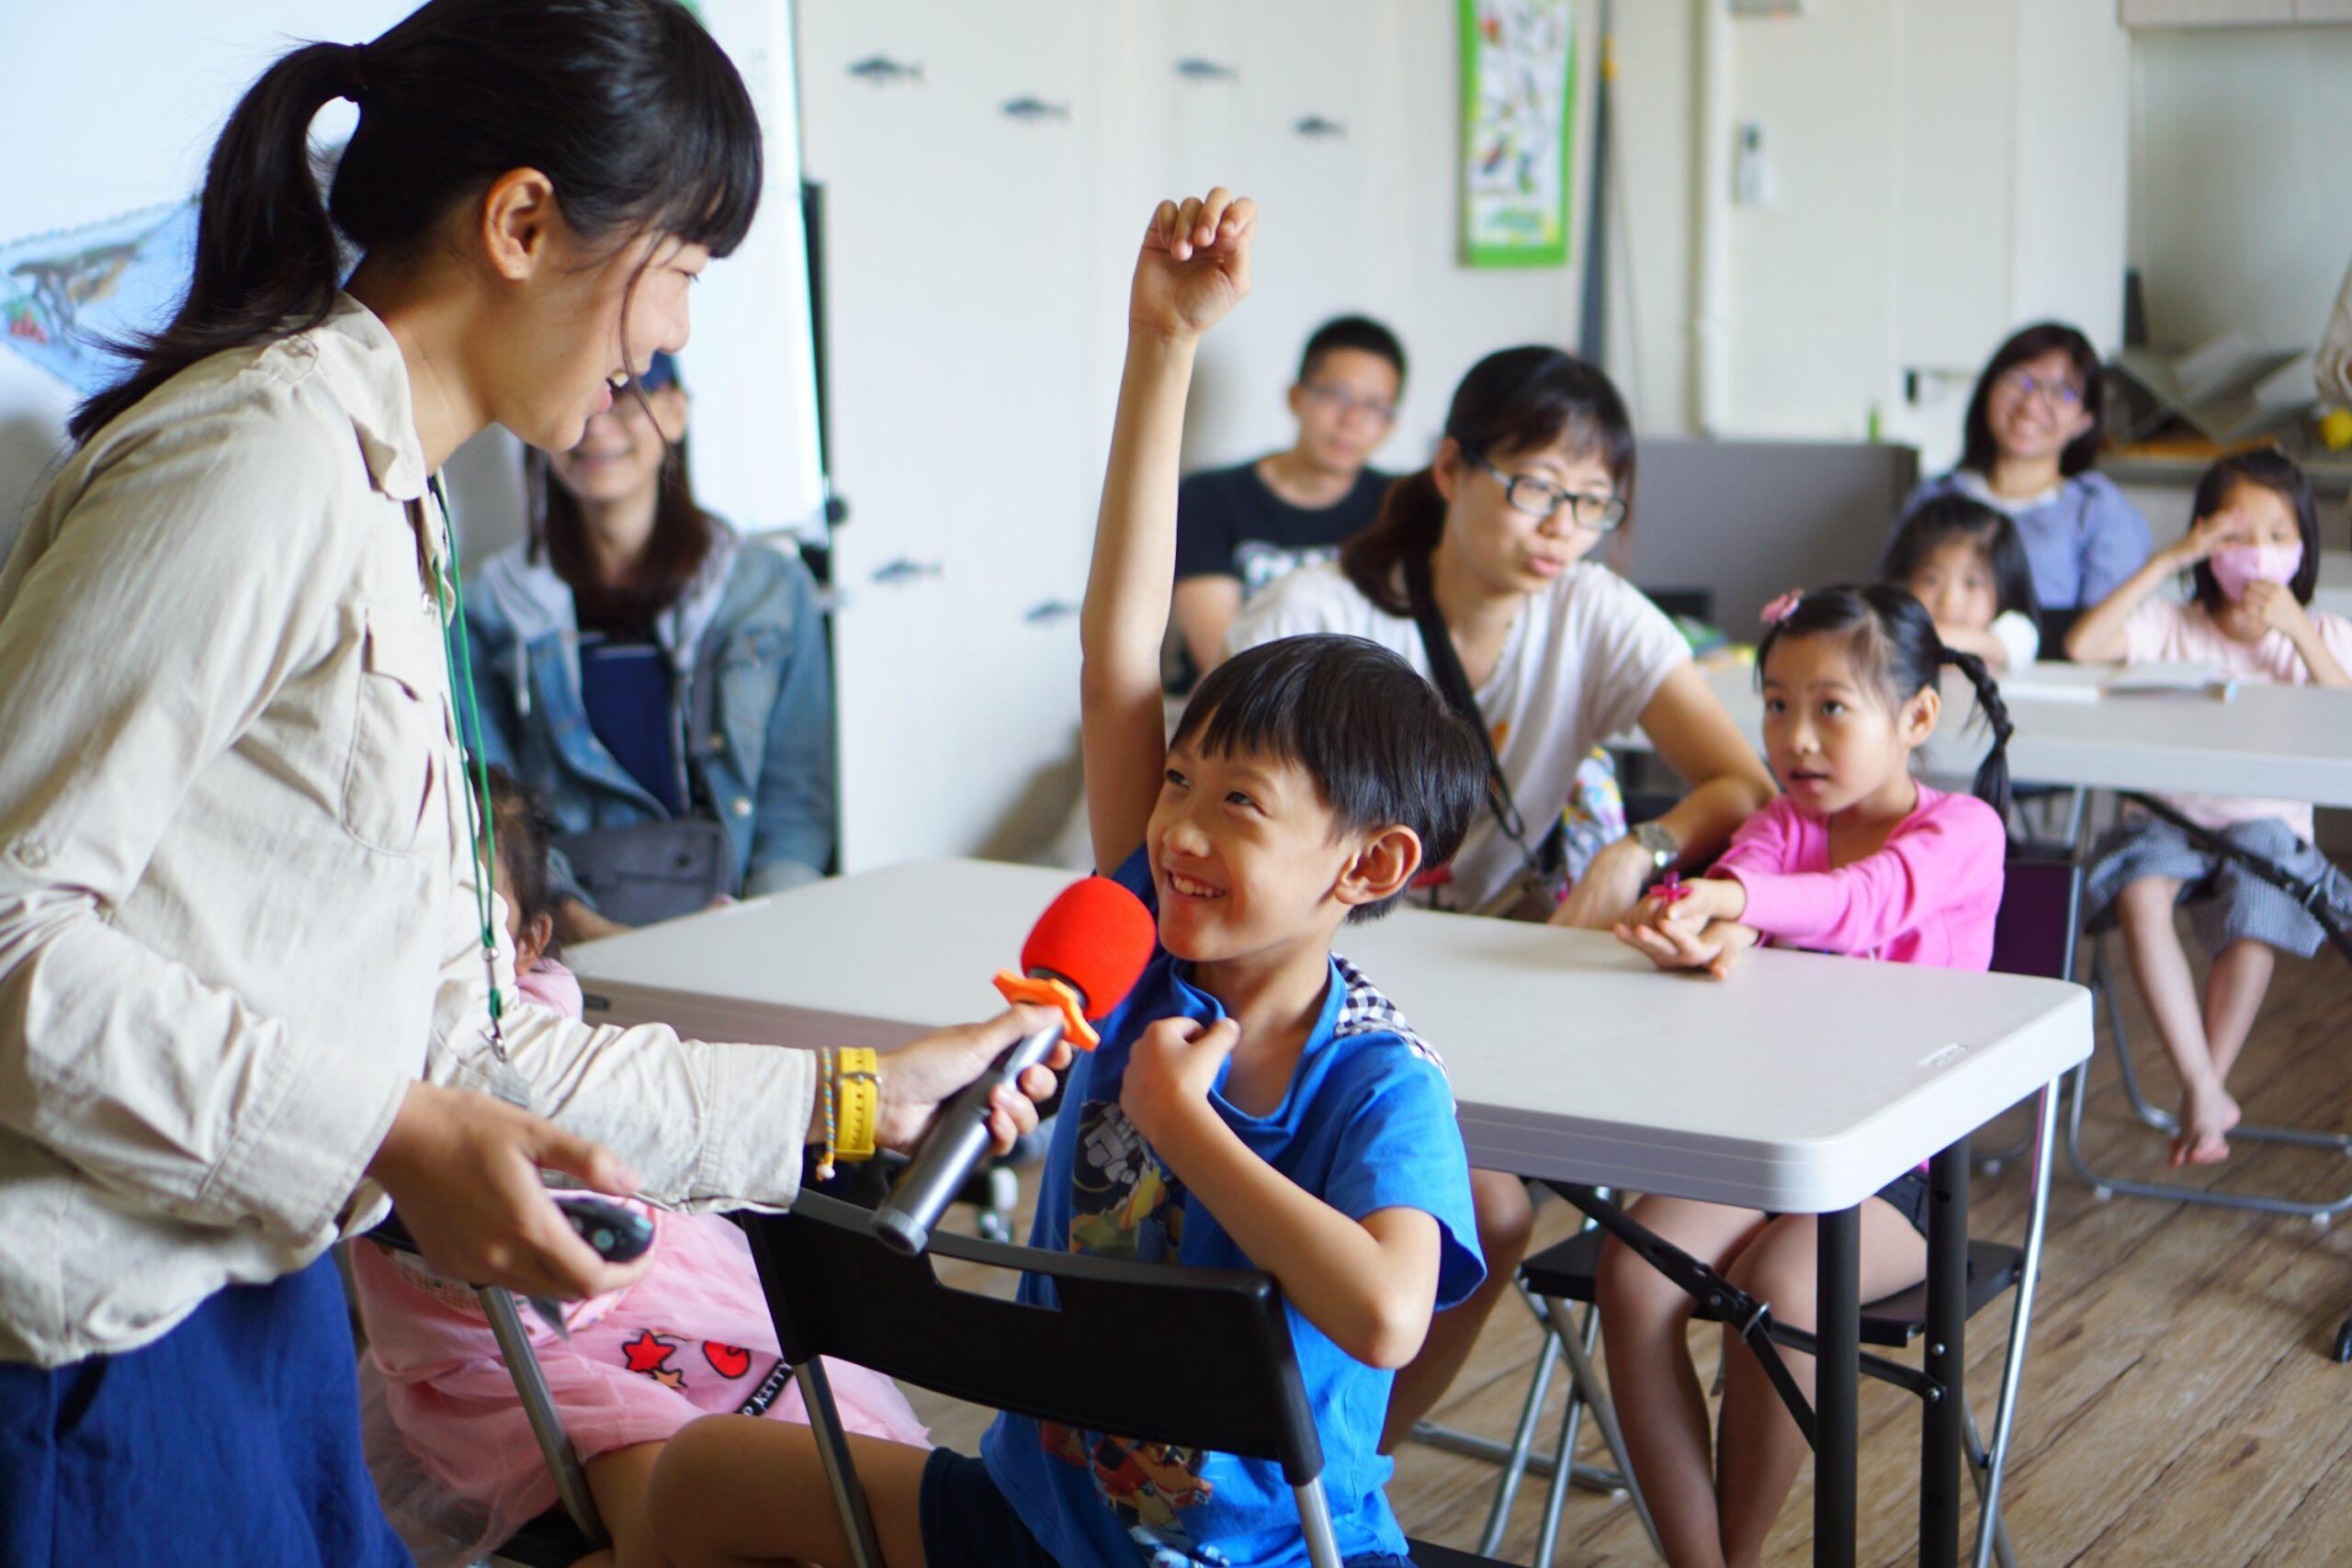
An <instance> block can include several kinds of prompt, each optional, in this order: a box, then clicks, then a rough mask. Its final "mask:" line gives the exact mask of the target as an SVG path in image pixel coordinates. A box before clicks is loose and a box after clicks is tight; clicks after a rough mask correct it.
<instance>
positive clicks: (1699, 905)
mask: <svg viewBox="0 0 2352 1568" xmlns="http://www.w3.org/2000/svg"><path fill="white" fill-rule="evenodd" d="M1745 913H1747V889H1746V888H1744V887H1742V886H1740V885H1739V884H1738V883H1737V882H1736V881H1734V880H1732V879H1731V878H1730V877H1727V876H1701V877H1694V878H1692V879H1691V881H1689V882H1686V883H1684V884H1682V891H1681V895H1680V896H1679V897H1677V898H1675V899H1674V900H1673V901H1672V902H1671V903H1669V902H1668V900H1667V897H1666V895H1665V894H1664V893H1662V892H1658V891H1656V890H1653V891H1652V892H1651V893H1649V894H1648V895H1647V896H1646V897H1644V898H1643V899H1642V901H1641V902H1640V903H1639V904H1636V905H1635V906H1634V912H1633V913H1632V914H1630V915H1628V916H1626V917H1625V920H1624V924H1626V925H1628V926H1634V927H1647V928H1649V929H1651V930H1655V931H1669V930H1671V931H1682V932H1685V933H1691V932H1696V931H1703V930H1704V929H1705V928H1706V927H1707V926H1709V925H1711V924H1713V922H1715V921H1717V920H1736V919H1738V918H1739V917H1740V916H1741V915H1743V914H1745Z"/></svg>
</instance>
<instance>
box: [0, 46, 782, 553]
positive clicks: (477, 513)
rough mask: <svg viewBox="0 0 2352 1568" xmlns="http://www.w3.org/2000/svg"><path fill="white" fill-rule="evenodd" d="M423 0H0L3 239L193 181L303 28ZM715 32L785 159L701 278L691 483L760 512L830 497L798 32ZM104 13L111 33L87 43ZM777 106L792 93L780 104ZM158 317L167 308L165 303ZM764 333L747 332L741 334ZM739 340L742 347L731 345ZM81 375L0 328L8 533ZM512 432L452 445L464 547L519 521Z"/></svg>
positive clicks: (340, 111) (91, 216) (778, 514)
mask: <svg viewBox="0 0 2352 1568" xmlns="http://www.w3.org/2000/svg"><path fill="white" fill-rule="evenodd" d="M416 4H417V0H299V3H298V0H109V4H107V6H104V7H103V8H101V7H99V6H33V5H17V4H13V3H9V4H5V5H0V131H4V132H6V141H7V142H8V143H9V144H10V145H11V146H14V147H15V148H17V149H18V151H19V154H20V155H19V156H17V157H16V158H13V159H11V160H10V161H9V163H8V164H7V166H6V170H5V171H0V243H5V242H7V241H12V240H16V239H19V238H23V237H27V236H31V235H36V234H40V233H43V232H46V231H51V230H58V229H70V228H77V227H80V226H83V225H85V224H89V223H93V222H96V221H99V220H104V219H107V218H109V217H112V216H114V215H116V214H119V213H123V212H127V211H131V210H134V209H140V208H145V207H152V206H156V205H159V204H162V203H166V202H172V201H178V200H184V199H186V198H187V197H189V196H191V195H193V194H194V193H195V192H196V191H197V190H198V188H199V187H200V186H202V184H203V177H204V164H205V160H206V159H207V158H208V157H209V154H210V152H211V149H212V144H213V141H214V140H215V138H216V137H218V135H219V134H220V125H221V122H222V121H223V120H225V119H226V118H228V114H229V111H230V109H231V108H232V107H234V105H235V103H236V101H237V99H238V97H239V96H241V95H243V92H244V91H245V89H246V88H247V87H248V86H250V85H252V83H253V80H254V77H256V76H258V75H259V74H260V73H262V71H263V70H264V69H266V67H267V66H268V64H269V62H271V61H272V60H273V59H275V58H276V57H277V55H279V54H280V53H282V52H284V51H286V50H288V49H289V48H291V47H293V46H294V45H295V44H296V43H298V42H302V41H307V40H311V39H324V40H328V41H332V42H358V41H363V40H365V39H370V38H373V37H375V36H376V35H377V34H379V33H380V32H382V31H383V30H384V29H385V28H389V27H390V26H391V25H392V24H393V23H394V22H397V21H399V20H400V19H401V17H404V16H406V15H407V14H408V13H409V12H410V11H411V10H413V9H414V8H415V6H416ZM703 11H704V15H705V17H707V20H708V22H709V25H710V26H711V28H713V34H714V36H715V37H717V38H718V39H719V40H720V42H721V43H722V44H725V45H726V46H727V47H729V49H731V50H733V51H735V52H736V54H737V55H738V57H739V61H740V62H741V66H742V69H743V71H744V74H745V76H746V79H747V80H748V81H749V82H750V84H751V85H752V89H753V91H754V93H755V95H756V96H758V98H759V101H760V104H761V108H762V113H763V119H764V122H765V130H766V131H767V135H768V156H769V160H770V164H769V166H770V168H771V169H781V170H783V171H785V173H784V174H783V175H781V176H780V177H777V178H776V179H775V180H774V181H773V182H772V184H771V186H770V189H769V192H768V197H767V199H766V200H765V201H764V202H763V205H762V209H761V217H760V220H759V221H758V223H756V224H755V225H754V227H753V230H752V236H751V238H750V239H749V240H747V241H746V243H745V245H744V247H743V250H742V251H741V252H740V253H739V254H738V256H737V257H735V258H731V259H730V262H729V264H727V265H724V266H722V267H721V268H718V269H715V271H714V276H713V279H712V281H711V283H710V284H709V285H708V286H707V288H704V289H700V290H697V293H696V299H695V319H696V323H697V325H698V326H700V327H705V328H708V329H710V330H708V331H707V332H704V333H698V334H697V335H698V336H699V337H700V338H702V340H703V342H702V343H701V344H697V346H696V347H695V348H691V349H689V350H688V353H687V357H686V370H687V375H688V377H689V379H690V381H691V382H692V383H693V385H695V388H696V389H697V390H698V391H701V390H711V391H712V392H713V395H712V397H711V398H710V399H709V400H708V404H707V409H706V411H705V413H704V415H698V433H699V435H700V439H699V440H698V441H697V444H696V452H697V457H696V463H697V469H698V473H697V479H698V480H699V484H698V488H699V489H700V491H702V494H703V498H704V499H705V500H706V501H707V502H709V503H710V504H711V505H713V507H714V508H715V509H717V510H719V511H721V512H723V513H729V514H730V515H734V516H738V517H741V518H743V519H744V520H745V521H746V522H747V523H750V524H753V525H762V526H778V525H793V524H796V523H798V522H800V521H802V520H805V519H807V518H809V517H810V516H812V515H813V514H814V513H815V511H816V509H817V507H818V505H819V503H820V500H821V491H820V488H819V486H818V482H817V477H816V473H815V469H816V458H815V446H816V430H815V420H814V415H813V412H811V406H810V405H811V404H812V401H813V399H812V395H811V394H810V393H809V391H806V390H804V387H806V386H807V385H808V384H809V382H810V380H811V372H810V371H809V368H808V364H807V362H808V342H807V339H808V332H807V328H806V324H805V323H806V318H807V304H806V285H805V266H804V259H803V252H804V247H803V242H802V238H801V231H800V220H799V210H798V206H797V196H798V193H797V189H796V188H795V187H794V184H793V179H792V175H791V172H790V171H791V170H792V169H794V168H795V167H797V162H798V160H797V145H796V138H795V135H794V130H795V126H794V116H793V114H792V113H791V109H790V104H791V96H790V95H791V90H792V67H791V55H790V50H791V33H790V28H789V27H788V26H786V14H785V12H784V11H783V9H782V7H781V6H776V5H773V4H771V3H770V0H704V6H703ZM94 27H103V29H104V31H105V35H106V44H105V48H104V49H103V51H93V50H92V48H91V47H90V36H91V33H92V30H93V28H94ZM779 107H781V112H779ZM355 114H356V111H355V110H354V109H353V107H351V106H350V105H348V104H345V103H340V102H338V103H331V104H329V105H328V106H327V107H325V108H324V109H323V110H322V111H321V112H320V115H319V117H318V119H317V120H316V122H315V123H314V125H313V128H312V135H313V138H314V139H315V140H316V141H319V142H320V143H321V144H322V145H332V144H334V143H336V142H339V141H342V140H343V139H344V138H345V137H346V136H348V135H349V134H350V130H351V127H352V124H353V122H354V117H355ZM156 324H158V325H160V324H161V323H160V322H158V323H156ZM747 343H748V344H754V345H755V346H754V347H753V348H752V350H751V351H749V352H746V351H745V349H744V344H747ZM726 344H732V345H733V347H734V348H735V350H736V352H734V353H732V354H731V355H730V354H729V353H728V352H727V351H726V347H725V346H723V345H726ZM73 401H74V394H73V392H72V391H71V390H70V389H67V388H66V387H65V386H64V385H63V384H62V382H60V381H58V380H57V379H56V378H53V377H51V375H50V374H48V372H46V371H44V370H42V369H40V368H39V367H36V366H34V365H33V364H31V363H30V362H29V361H28V360H26V359H25V358H23V357H22V356H20V355H17V354H14V353H11V352H9V351H8V350H6V348H5V347H0V549H5V548H6V547H7V545H8V544H10V543H11V542H13V540H14V538H15V536H16V532H17V524H18V519H19V518H20V517H21V516H22V513H23V510H24V507H25V505H26V504H27V502H29V501H30V500H31V498H32V497H33V496H34V495H35V494H36V493H37V492H38V491H39V490H40V487H41V485H42V484H43V483H44V482H45V481H46V479H48V477H49V476H50V474H51V472H53V470H54V468H55V465H56V463H57V460H58V458H59V457H60V455H61V454H62V450H63V444H64V422H65V418H66V415H67V414H68V412H70V411H71V408H72V404H73ZM519 453H520V448H519V447H518V446H517V445H516V444H515V442H514V440H513V439H512V438H511V437H509V436H507V435H505V434H503V432H500V431H496V430H492V431H489V432H485V433H484V434H482V435H481V436H478V437H476V438H475V440H474V441H472V442H470V443H469V444H468V445H467V446H466V447H465V448H463V449H462V450H461V451H460V452H459V453H458V455H457V456H455V457H453V458H452V459H451V461H450V464H449V468H448V478H449V481H450V483H449V489H450V494H451V501H452V503H453V507H454V510H455V513H456V519H457V523H458V533H459V536H460V542H461V544H462V546H463V547H464V551H465V554H466V556H467V558H469V560H479V559H481V558H484V557H485V556H486V555H487V554H489V553H490V552H492V551H493V550H495V549H497V548H499V547H503V545H505V544H507V543H510V542H512V541H513V540H515V539H516V538H518V537H520V536H521V533H522V526H523V524H522V486H521V481H520V479H519V477H518V474H517V468H518V463H519Z"/></svg>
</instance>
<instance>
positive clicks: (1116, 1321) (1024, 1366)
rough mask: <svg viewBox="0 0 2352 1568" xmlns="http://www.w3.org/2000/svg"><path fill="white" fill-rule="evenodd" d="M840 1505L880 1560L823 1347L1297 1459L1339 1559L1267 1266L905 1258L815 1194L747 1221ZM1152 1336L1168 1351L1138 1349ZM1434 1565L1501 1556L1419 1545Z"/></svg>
mask: <svg viewBox="0 0 2352 1568" xmlns="http://www.w3.org/2000/svg"><path fill="white" fill-rule="evenodd" d="M739 1219H740V1221H741V1224H742V1225H743V1228H744V1230H745V1231H746V1233H747V1234H748V1235H750V1236H751V1239H752V1257H753V1258H755V1259H756V1260H757V1261H758V1263H759V1268H760V1279H761V1282H762V1283H763V1286H764V1287H765V1289H766V1292H767V1298H768V1310H769V1312H770V1314H772V1315H773V1316H774V1317H775V1326H776V1333H777V1336H778V1338H779V1342H780V1343H781V1345H782V1347H783V1349H784V1354H785V1357H786V1359H788V1360H790V1361H791V1362H792V1363H793V1366H794V1368H795V1371H794V1373H793V1375H794V1376H795V1377H796V1378H797V1379H798V1380H799V1382H800V1393H801V1398H802V1400H803V1401H804V1403H805V1404H807V1406H808V1410H809V1426H810V1427H811V1428H812V1430H813V1431H814V1432H815V1434H816V1438H817V1450H818V1453H819V1454H820V1457H821V1459H822V1461H823V1463H824V1466H825V1475H826V1479H827V1481H828V1482H829V1483H830V1484H831V1488H832V1493H833V1499H834V1502H835V1504H836V1505H837V1506H839V1508H840V1510H841V1515H842V1529H843V1531H844V1533H845V1534H846V1535H847V1536H848V1538H849V1540H850V1543H851V1548H852V1551H853V1553H854V1560H855V1564H856V1568H882V1556H881V1552H880V1550H879V1548H878V1547H877V1545H876V1540H875V1534H874V1525H873V1520H872V1518H871V1517H870V1516H869V1514H868V1512H867V1509H866V1504H865V1494H864V1491H863V1489H862V1488H861V1487H860V1486H859V1484H858V1480H857V1472H856V1467H855V1464H854V1461H853V1460H852V1458H851V1455H850V1450H849V1444H848V1441H847V1439H846V1438H845V1436H844V1434H843V1433H842V1426H841V1420H840V1417H839V1416H838V1415H837V1414H836V1412H835V1410H834V1408H833V1401H832V1393H831V1389H830V1388H829V1387H828V1385H827V1382H826V1380H825V1372H824V1368H823V1366H822V1364H821V1363H820V1360H819V1359H818V1358H820V1357H821V1356H832V1357H837V1358H839V1359H842V1360H845V1361H853V1362H855V1363H857V1364H858V1365H860V1366H864V1367H869V1368H871V1369H873V1370H874V1371H878V1372H882V1373H886V1374H887V1375H888V1376H890V1377H894V1378H897V1379H899V1380H900V1381H901V1382H910V1383H915V1384H918V1385H920V1386H921V1387H923V1388H927V1389H930V1390H932V1391H933V1392H934V1393H944V1394H947V1395H950V1396H951V1397H954V1398H956V1399H962V1400H967V1401H969V1402H971V1403H974V1404H985V1405H989V1406H992V1407H994V1408H996V1409H999V1410H1008V1411H1012V1412H1013V1413H1015V1414H1017V1415H1022V1416H1031V1417H1033V1418H1035V1419H1037V1420H1041V1421H1055V1422H1060V1423H1063V1424H1066V1425H1069V1426H1073V1427H1081V1428H1084V1429H1086V1430H1090V1431H1113V1432H1124V1433H1131V1434H1135V1435H1136V1436H1141V1437H1148V1438H1152V1439H1155V1440H1158V1441H1163V1442H1168V1443H1171V1444H1176V1445H1180V1446H1182V1447H1186V1448H1204V1449H1215V1450H1219V1451H1221V1452H1226V1453H1233V1454H1239V1455H1242V1456H1244V1457H1246V1458H1250V1459H1257V1460H1264V1461H1272V1462H1275V1463H1278V1464H1280V1465H1281V1466H1282V1469H1283V1476H1284V1478H1285V1479H1286V1480H1287V1481H1288V1482H1289V1483H1290V1485H1291V1489H1292V1492H1293V1494H1294V1495H1295V1496H1296V1498H1297V1501H1298V1513H1299V1525H1300V1529H1301V1530H1302V1531H1303V1533H1304V1535H1305V1537H1306V1547H1307V1553H1308V1556H1309V1558H1310V1560H1311V1561H1312V1562H1315V1563H1316V1565H1317V1568H1339V1564H1340V1554H1339V1547H1338V1544H1337V1542H1336V1541H1335V1540H1333V1537H1332V1533H1331V1517H1330V1509H1329V1505H1328V1504H1327V1502H1326V1500H1325V1497H1324V1494H1323V1481H1322V1473H1323V1450H1322V1444H1321V1442H1320V1440H1319V1439H1318V1438H1317V1435H1316V1430H1315V1420H1314V1416H1313V1413H1312V1411H1311V1410H1310V1409H1309V1407H1308V1405H1307V1402H1306V1388H1305V1385H1304V1384H1303V1383H1302V1382H1301V1381H1300V1378H1299V1372H1298V1362H1297V1359H1296V1357H1295V1354H1294V1352H1293V1349H1292V1345H1291V1337H1290V1325H1289V1322H1288V1320H1287V1319H1286V1318H1285V1317H1284V1316H1283V1305H1282V1297H1281V1294H1280V1292H1278V1291H1277V1290H1276V1289H1275V1286H1274V1282H1273V1280H1272V1278H1270V1277H1269V1276H1267V1275H1265V1274H1262V1273H1258V1272H1254V1271H1246V1272H1245V1271H1241V1270H1233V1269H1184V1268H1178V1267H1174V1266H1171V1265H1169V1264H1160V1263H1132V1262H1125V1261H1119V1260H1114V1259H1109V1258H1089V1257H1084V1256H1081V1255H1078V1254H1072V1253H1057V1252H1044V1251H1040V1250H1037V1249H1035V1248H1032V1247H1009V1246H1006V1245H1004V1244H1002V1243H999V1242H989V1241H975V1240H971V1239H968V1238H966V1237H963V1236H957V1235H939V1234H937V1233H933V1237H932V1241H931V1247H930V1250H929V1251H928V1252H927V1253H925V1254H924V1255H923V1256H921V1257H917V1258H905V1257H901V1256H899V1254H898V1253H896V1252H893V1251H891V1250H890V1249H889V1248H888V1247H884V1246H882V1245H881V1244H880V1243H879V1242H877V1241H876V1240H875V1238H874V1235H873V1233H872V1228H871V1227H872V1223H873V1216H872V1215H871V1214H870V1213H867V1212H866V1211H865V1210H863V1209H859V1208H856V1207H854V1206H853V1205H850V1204H847V1203H842V1202H839V1201H833V1200H831V1199H827V1198H824V1197H821V1196H817V1195H813V1194H804V1195H803V1196H802V1198H801V1199H800V1201H798V1202H797V1203H796V1204H795V1205H794V1206H793V1208H792V1211H791V1212H790V1213H784V1214H744V1215H741V1216H739ZM933 1258H952V1259H954V1260H955V1261H956V1262H957V1263H959V1264H967V1265H978V1266H980V1267H982V1268H986V1269H995V1270H999V1271H1001V1272H1002V1273H1005V1274H1022V1273H1029V1274H1036V1275H1039V1276H1042V1277H1044V1278H1046V1279H1049V1280H1052V1281H1053V1284H1054V1292H1055V1296H1056V1299H1057V1301H1058V1302H1059V1303H1060V1304H1059V1306H1058V1307H1057V1308H1055V1309H1045V1308H1040V1307H1035V1306H1026V1305H1023V1304H1021V1303H1016V1302H1012V1301H1008V1300H1004V1299H1001V1298H999V1297H995V1296H989V1295H981V1294H977V1293H974V1292H972V1291H970V1290H967V1289H962V1288H957V1287H953V1286H949V1285H945V1284H943V1283H941V1281H940V1280H939V1278H938V1276H937V1274H936V1273H935V1272H934V1271H933ZM1139 1343H1148V1344H1150V1345H1153V1346H1154V1347H1156V1351H1155V1354H1153V1355H1152V1356H1150V1357H1147V1358H1137V1357H1135V1356H1133V1355H1130V1354H1129V1353H1128V1352H1129V1351H1130V1350H1131V1349H1132V1348H1134V1347H1135V1346H1136V1345H1137V1344H1139ZM1412 1552H1413V1559H1414V1561H1415V1562H1416V1563H1418V1564H1419V1565H1420V1568H1477V1565H1479V1564H1483V1563H1486V1562H1487V1561H1488V1560H1487V1559H1483V1558H1478V1557H1473V1556H1470V1555H1468V1554H1465V1553H1463V1552H1457V1551H1448V1550H1446V1549H1443V1548H1437V1547H1430V1546H1424V1545H1421V1544H1419V1543H1416V1544H1415V1545H1414V1546H1413V1548H1412Z"/></svg>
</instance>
